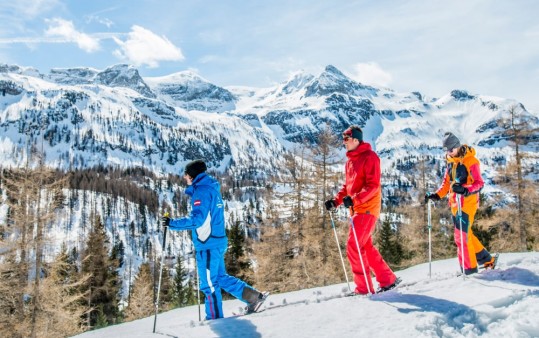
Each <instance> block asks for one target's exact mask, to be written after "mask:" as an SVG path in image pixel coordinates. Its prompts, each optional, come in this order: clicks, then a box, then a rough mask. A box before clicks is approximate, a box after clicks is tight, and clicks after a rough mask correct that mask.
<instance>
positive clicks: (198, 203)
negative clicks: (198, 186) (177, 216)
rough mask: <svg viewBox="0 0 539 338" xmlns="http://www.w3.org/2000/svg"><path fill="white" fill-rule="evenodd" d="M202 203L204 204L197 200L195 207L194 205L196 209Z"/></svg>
mask: <svg viewBox="0 0 539 338" xmlns="http://www.w3.org/2000/svg"><path fill="white" fill-rule="evenodd" d="M200 203H202V202H200V200H196V201H195V202H194V203H193V205H194V206H195V207H197V206H199V205H200Z"/></svg>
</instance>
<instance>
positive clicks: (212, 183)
mask: <svg viewBox="0 0 539 338" xmlns="http://www.w3.org/2000/svg"><path fill="white" fill-rule="evenodd" d="M202 186H206V187H208V188H210V189H214V190H216V191H217V192H219V191H220V190H221V186H220V184H219V182H217V180H216V179H215V178H213V177H211V176H210V175H208V174H206V173H201V174H198V175H197V177H196V178H195V180H194V181H193V184H191V185H190V186H189V187H187V189H186V190H185V193H186V194H187V195H189V196H193V193H194V192H195V189H197V188H199V187H202Z"/></svg>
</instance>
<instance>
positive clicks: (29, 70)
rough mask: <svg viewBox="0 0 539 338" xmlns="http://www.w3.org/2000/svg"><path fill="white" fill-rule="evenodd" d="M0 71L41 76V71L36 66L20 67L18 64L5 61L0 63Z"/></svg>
mask: <svg viewBox="0 0 539 338" xmlns="http://www.w3.org/2000/svg"><path fill="white" fill-rule="evenodd" d="M0 73H15V74H20V75H28V76H34V77H42V75H41V73H40V72H39V70H37V69H36V68H33V67H21V66H19V65H9V64H7V63H0Z"/></svg>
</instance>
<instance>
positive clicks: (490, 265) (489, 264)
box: [483, 253, 500, 270]
mask: <svg viewBox="0 0 539 338" xmlns="http://www.w3.org/2000/svg"><path fill="white" fill-rule="evenodd" d="M498 256H500V254H499V253H497V254H495V255H494V256H493V257H492V259H491V260H490V261H488V262H486V263H485V264H483V266H484V267H485V270H486V269H495V268H496V264H498Z"/></svg>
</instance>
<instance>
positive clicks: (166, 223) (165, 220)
mask: <svg viewBox="0 0 539 338" xmlns="http://www.w3.org/2000/svg"><path fill="white" fill-rule="evenodd" d="M161 225H162V226H163V228H166V227H168V226H169V225H170V217H168V213H167V214H165V216H163V217H161Z"/></svg>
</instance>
